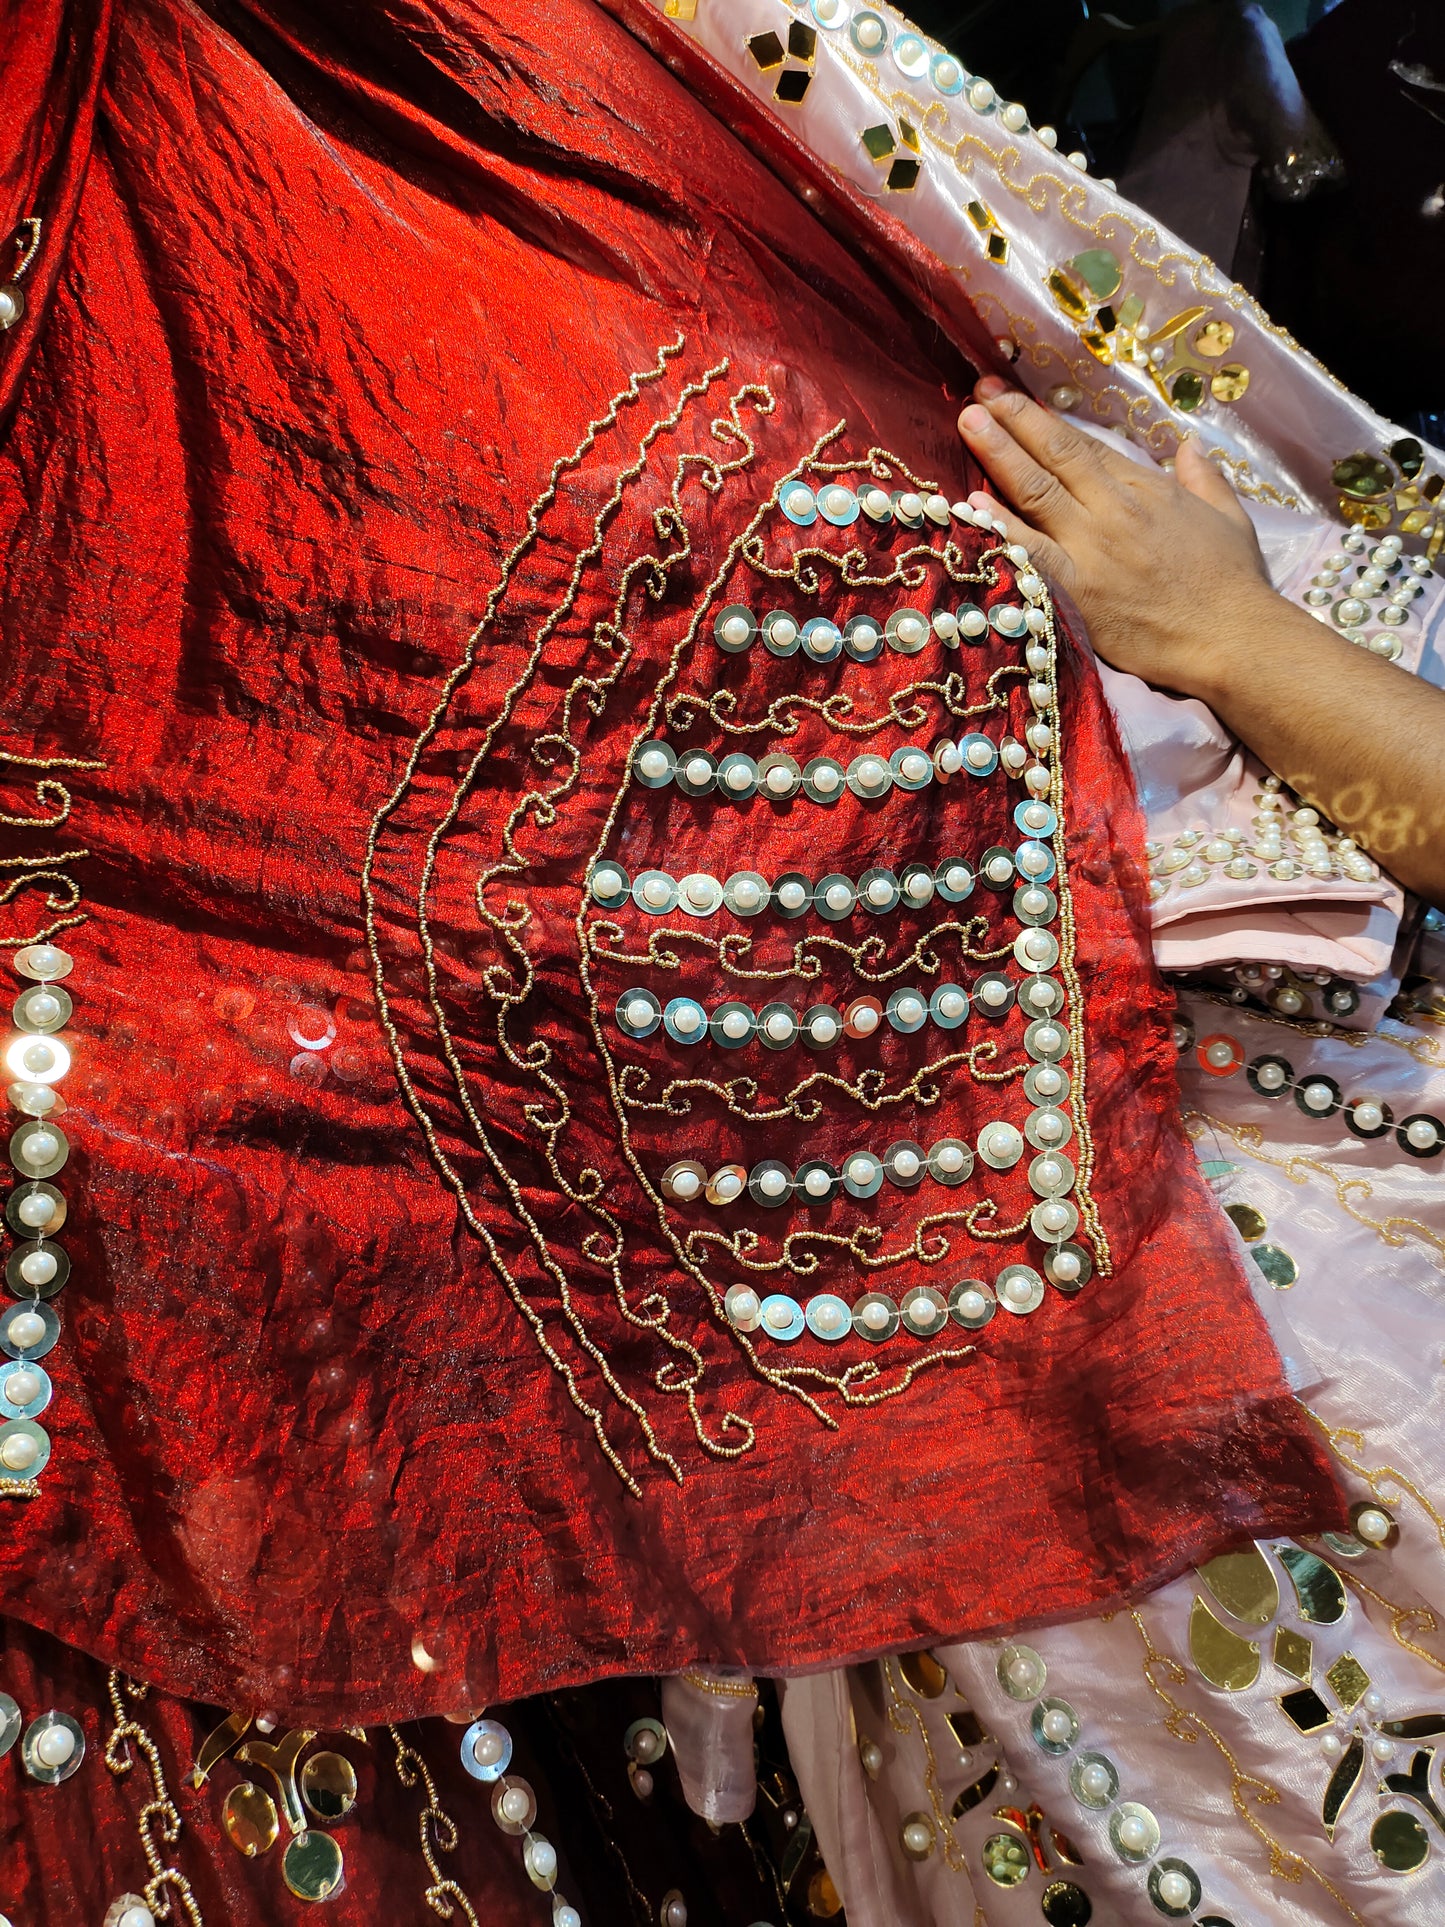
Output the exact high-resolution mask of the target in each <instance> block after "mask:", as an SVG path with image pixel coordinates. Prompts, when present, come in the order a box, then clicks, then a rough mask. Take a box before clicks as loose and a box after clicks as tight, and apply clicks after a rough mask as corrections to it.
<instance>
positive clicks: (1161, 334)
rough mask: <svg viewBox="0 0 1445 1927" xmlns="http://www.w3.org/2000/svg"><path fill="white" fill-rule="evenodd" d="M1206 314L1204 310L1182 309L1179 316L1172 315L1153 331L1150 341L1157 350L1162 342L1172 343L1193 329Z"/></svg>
mask: <svg viewBox="0 0 1445 1927" xmlns="http://www.w3.org/2000/svg"><path fill="white" fill-rule="evenodd" d="M1204 313H1205V310H1204V309H1203V308H1181V309H1180V311H1179V313H1178V314H1176V315H1171V316H1170V317H1169V319H1168V320H1167V321H1163V322H1161V323H1160V324H1159V326H1158V327H1157V328H1155V329H1154V330H1153V332H1152V333H1151V335H1150V337H1149V339H1150V340H1151V341H1152V342H1153V343H1154V345H1155V347H1156V348H1157V347H1158V345H1159V343H1160V342H1161V341H1172V340H1173V339H1174V337H1175V335H1182V334H1183V332H1184V330H1185V329H1186V328H1192V327H1193V326H1194V324H1195V322H1196V321H1198V320H1200V319H1201V318H1202V316H1203V315H1204Z"/></svg>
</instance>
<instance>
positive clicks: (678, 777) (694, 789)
mask: <svg viewBox="0 0 1445 1927" xmlns="http://www.w3.org/2000/svg"><path fill="white" fill-rule="evenodd" d="M672 780H673V781H674V782H675V783H676V784H677V787H678V788H679V789H680V790H681V791H682V793H683V795H684V796H706V795H707V793H708V791H709V790H710V789H711V788H712V787H713V784H714V783H715V782H716V781H717V759H716V757H713V756H709V755H708V753H707V751H706V750H705V749H690V750H688V751H687V753H686V754H685V755H683V756H680V757H679V758H678V760H677V762H676V764H675V765H674V767H673V773H672Z"/></svg>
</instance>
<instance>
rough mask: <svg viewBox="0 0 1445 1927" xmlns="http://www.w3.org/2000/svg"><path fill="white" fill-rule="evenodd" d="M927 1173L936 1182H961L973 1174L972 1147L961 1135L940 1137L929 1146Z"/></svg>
mask: <svg viewBox="0 0 1445 1927" xmlns="http://www.w3.org/2000/svg"><path fill="white" fill-rule="evenodd" d="M928 1175H929V1176H930V1177H931V1178H933V1179H934V1180H935V1182H937V1183H938V1184H963V1183H964V1182H966V1180H967V1179H969V1178H971V1177H972V1176H973V1148H972V1146H971V1145H968V1144H965V1143H964V1141H963V1139H962V1138H961V1137H941V1138H940V1139H939V1140H938V1142H937V1143H936V1144H932V1145H930V1146H929V1150H928Z"/></svg>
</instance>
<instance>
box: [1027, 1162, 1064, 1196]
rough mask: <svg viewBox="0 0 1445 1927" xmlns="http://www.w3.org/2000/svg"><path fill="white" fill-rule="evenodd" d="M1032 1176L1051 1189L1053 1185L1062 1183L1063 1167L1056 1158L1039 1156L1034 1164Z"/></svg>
mask: <svg viewBox="0 0 1445 1927" xmlns="http://www.w3.org/2000/svg"><path fill="white" fill-rule="evenodd" d="M1034 1176H1035V1177H1036V1178H1037V1179H1038V1181H1039V1183H1040V1184H1043V1185H1047V1186H1048V1188H1049V1189H1050V1190H1051V1191H1052V1190H1053V1188H1054V1187H1055V1185H1059V1184H1062V1183H1063V1181H1064V1167H1063V1165H1062V1164H1060V1163H1059V1161H1058V1159H1057V1158H1040V1159H1039V1161H1038V1163H1037V1164H1036V1165H1035V1166H1034Z"/></svg>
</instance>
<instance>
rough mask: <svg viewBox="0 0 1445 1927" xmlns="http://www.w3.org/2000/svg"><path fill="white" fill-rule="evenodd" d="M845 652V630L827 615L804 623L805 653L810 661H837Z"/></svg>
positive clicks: (815, 617)
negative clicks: (830, 620)
mask: <svg viewBox="0 0 1445 1927" xmlns="http://www.w3.org/2000/svg"><path fill="white" fill-rule="evenodd" d="M842 653H843V631H842V630H841V629H840V628H839V627H838V625H837V623H835V622H829V620H828V619H827V617H826V616H813V617H812V618H811V619H810V620H809V621H807V622H805V623H804V624H803V654H804V655H805V656H806V657H807V658H808V660H809V662H836V661H837V659H838V657H839V656H841V655H842Z"/></svg>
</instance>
